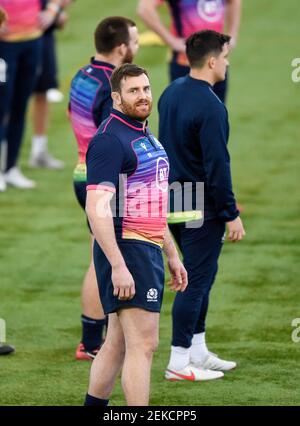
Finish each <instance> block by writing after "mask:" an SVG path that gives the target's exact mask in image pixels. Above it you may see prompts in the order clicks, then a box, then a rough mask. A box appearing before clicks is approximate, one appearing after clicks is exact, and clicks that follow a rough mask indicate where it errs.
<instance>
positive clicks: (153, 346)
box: [139, 336, 159, 358]
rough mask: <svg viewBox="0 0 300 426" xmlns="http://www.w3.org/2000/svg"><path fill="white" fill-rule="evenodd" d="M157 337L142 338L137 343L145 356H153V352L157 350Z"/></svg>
mask: <svg viewBox="0 0 300 426" xmlns="http://www.w3.org/2000/svg"><path fill="white" fill-rule="evenodd" d="M158 343H159V339H158V337H157V336H151V337H149V338H146V339H144V340H143V341H142V342H140V343H139V347H140V349H141V351H143V353H144V355H146V357H147V358H148V357H149V358H150V357H152V356H153V354H154V352H156V351H157V348H158Z"/></svg>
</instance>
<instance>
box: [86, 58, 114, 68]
mask: <svg viewBox="0 0 300 426" xmlns="http://www.w3.org/2000/svg"><path fill="white" fill-rule="evenodd" d="M91 64H92V65H95V66H97V67H107V68H110V69H111V70H114V69H115V68H116V67H115V66H114V65H113V64H110V63H109V62H103V61H96V59H95V58H94V56H93V57H92V58H91Z"/></svg>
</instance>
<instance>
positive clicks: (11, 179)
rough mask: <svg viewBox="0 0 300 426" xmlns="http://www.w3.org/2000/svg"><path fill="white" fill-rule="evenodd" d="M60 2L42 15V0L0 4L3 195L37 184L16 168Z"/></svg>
mask: <svg viewBox="0 0 300 426" xmlns="http://www.w3.org/2000/svg"><path fill="white" fill-rule="evenodd" d="M60 5H61V0H51V1H48V3H47V6H46V9H45V10H44V11H41V4H40V0H0V7H2V8H3V9H4V11H5V13H6V15H7V22H6V23H5V24H4V25H2V27H1V30H0V58H1V59H3V60H4V61H5V63H6V70H5V71H6V72H5V83H0V143H1V142H3V141H4V140H5V141H6V145H7V150H6V151H7V153H6V154H7V155H5V157H6V158H4V159H3V158H2V161H3V162H4V165H5V167H4V170H5V174H4V176H1V178H0V179H1V181H2V191H4V190H5V189H6V184H9V185H12V186H15V187H17V188H20V189H30V188H34V187H35V186H36V184H35V182H34V181H32V180H30V179H28V178H26V177H25V176H24V175H23V174H22V172H21V170H20V169H19V168H18V166H17V162H18V158H19V154H20V148H21V144H22V139H23V133H24V127H25V113H26V108H27V104H28V100H29V97H30V95H31V94H32V92H33V90H34V87H35V83H36V79H37V75H38V68H39V65H40V60H41V47H42V45H41V43H42V39H41V36H42V33H43V31H45V30H46V28H48V27H49V26H50V25H51V24H52V23H53V22H54V19H55V17H56V14H57V11H58V10H59V8H60Z"/></svg>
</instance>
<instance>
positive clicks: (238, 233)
mask: <svg viewBox="0 0 300 426" xmlns="http://www.w3.org/2000/svg"><path fill="white" fill-rule="evenodd" d="M227 230H228V236H227V238H228V240H229V241H232V242H233V243H235V242H236V241H241V240H242V239H243V237H244V236H245V235H246V232H245V230H244V226H243V222H242V221H241V218H240V217H239V216H238V217H237V218H236V219H234V220H233V221H231V222H227Z"/></svg>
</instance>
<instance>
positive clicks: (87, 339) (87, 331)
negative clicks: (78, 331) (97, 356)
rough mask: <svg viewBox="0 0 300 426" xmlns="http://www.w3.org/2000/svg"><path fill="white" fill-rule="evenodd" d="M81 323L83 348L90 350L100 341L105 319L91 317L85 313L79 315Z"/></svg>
mask: <svg viewBox="0 0 300 426" xmlns="http://www.w3.org/2000/svg"><path fill="white" fill-rule="evenodd" d="M81 323H82V339H81V342H82V343H83V344H84V347H85V349H87V350H88V351H92V350H94V349H96V348H99V346H100V345H101V343H102V340H103V337H102V335H103V327H104V326H105V324H106V319H105V318H104V319H101V320H97V319H93V318H89V317H87V316H85V315H81Z"/></svg>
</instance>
